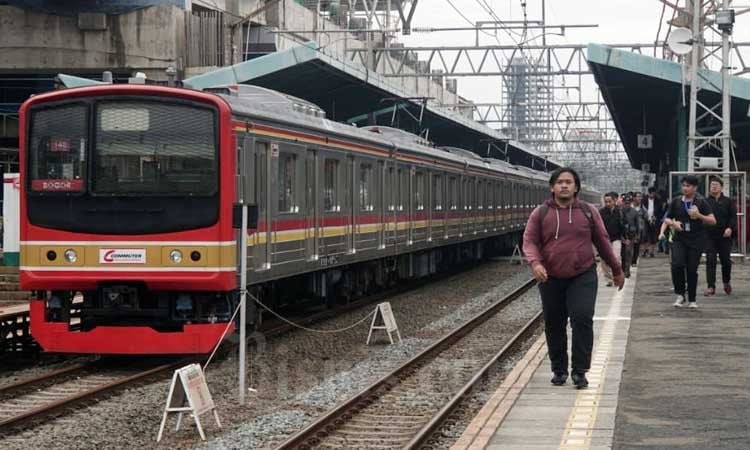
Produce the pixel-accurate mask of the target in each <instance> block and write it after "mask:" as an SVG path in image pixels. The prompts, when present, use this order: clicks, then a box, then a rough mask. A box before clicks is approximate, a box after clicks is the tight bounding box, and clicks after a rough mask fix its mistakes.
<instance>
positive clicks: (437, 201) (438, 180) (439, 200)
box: [432, 175, 443, 211]
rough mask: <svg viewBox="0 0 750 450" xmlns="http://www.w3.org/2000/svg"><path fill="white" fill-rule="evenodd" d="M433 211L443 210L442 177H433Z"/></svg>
mask: <svg viewBox="0 0 750 450" xmlns="http://www.w3.org/2000/svg"><path fill="white" fill-rule="evenodd" d="M432 209H434V210H435V211H441V210H442V209H443V177H442V176H440V175H433V176H432Z"/></svg>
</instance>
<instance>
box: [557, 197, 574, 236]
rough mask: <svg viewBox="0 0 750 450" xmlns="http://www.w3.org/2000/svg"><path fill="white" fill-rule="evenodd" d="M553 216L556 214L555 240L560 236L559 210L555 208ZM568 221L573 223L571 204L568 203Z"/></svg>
mask: <svg viewBox="0 0 750 450" xmlns="http://www.w3.org/2000/svg"><path fill="white" fill-rule="evenodd" d="M555 216H557V228H555V240H557V238H559V237H560V210H559V209H558V208H555ZM568 223H573V204H572V203H571V204H570V205H568Z"/></svg>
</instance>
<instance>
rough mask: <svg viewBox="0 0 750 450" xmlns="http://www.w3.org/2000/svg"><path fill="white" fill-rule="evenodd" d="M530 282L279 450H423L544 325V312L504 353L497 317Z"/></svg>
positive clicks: (525, 289) (530, 284) (510, 341)
mask: <svg viewBox="0 0 750 450" xmlns="http://www.w3.org/2000/svg"><path fill="white" fill-rule="evenodd" d="M534 285H535V282H534V280H533V279H532V280H529V281H527V282H526V283H524V284H523V285H522V286H521V287H519V288H518V289H516V290H515V291H514V292H512V293H510V294H509V295H507V296H506V297H504V298H503V299H501V300H499V301H497V302H495V303H494V304H492V305H491V306H489V307H488V308H486V309H485V310H484V311H482V312H481V313H479V314H477V315H476V316H475V317H474V318H472V319H471V320H469V321H468V322H466V323H465V324H464V325H462V326H460V327H458V328H457V329H455V330H453V331H452V332H451V333H449V334H448V335H446V336H445V337H443V338H442V339H440V340H439V341H438V342H436V343H435V344H433V345H432V346H430V347H429V348H427V349H425V350H424V351H423V352H421V353H420V354H418V355H416V356H415V357H414V358H412V359H411V360H409V361H407V362H406V363H404V364H403V365H402V366H400V367H399V368H397V369H396V370H394V371H393V372H392V373H390V374H388V375H386V376H384V377H382V378H381V379H380V380H378V381H376V382H375V383H373V384H372V385H370V386H368V387H367V388H365V389H364V390H362V391H361V392H359V393H358V394H356V395H354V396H353V397H351V398H349V399H348V400H347V401H345V402H343V403H341V404H340V405H338V406H337V407H335V408H333V409H332V410H330V411H329V412H327V413H326V414H325V415H324V416H323V417H321V418H319V419H318V420H316V421H315V422H314V423H312V424H310V425H309V426H307V427H306V428H305V429H303V430H302V431H300V432H299V433H297V434H296V435H294V436H292V437H291V438H289V439H288V440H287V441H286V442H284V443H283V444H281V445H280V446H279V447H278V449H279V450H281V449H283V450H286V449H313V448H316V449H317V448H321V449H328V448H331V449H334V448H378V449H383V448H421V447H428V448H429V447H430V443H429V441H430V436H431V435H432V434H433V433H434V432H435V431H436V430H437V429H438V428H439V427H440V425H441V424H442V423H443V421H444V420H445V419H446V418H447V417H448V416H449V415H450V413H451V412H452V411H453V410H454V408H455V407H456V406H457V405H459V404H460V403H461V401H462V400H463V399H464V398H465V396H466V395H467V394H468V393H470V392H471V390H472V388H473V387H474V386H475V385H476V384H477V383H478V382H479V381H481V379H482V377H483V375H484V374H485V373H487V371H488V370H490V369H491V368H492V367H493V365H494V364H495V363H497V362H498V361H499V360H501V359H503V358H505V357H506V356H507V355H509V354H510V353H511V352H512V351H513V350H514V349H515V348H516V347H517V346H518V345H519V344H520V343H521V342H522V341H523V340H524V339H525V338H526V337H527V336H529V335H530V334H531V333H533V331H534V330H535V329H536V326H537V325H538V324H539V323H540V322H541V311H539V312H537V313H536V314H534V316H533V317H532V318H531V319H530V320H529V321H528V322H526V323H525V324H524V325H523V326H522V327H521V329H520V330H519V331H518V332H517V333H516V334H515V335H514V336H513V337H511V338H510V339H509V340H508V341H507V342H506V343H505V345H503V347H502V348H501V349H500V350H499V351H498V350H497V349H498V346H500V345H502V343H501V342H498V339H497V337H498V334H499V333H500V331H501V329H502V319H501V315H499V314H498V312H500V311H501V310H502V309H503V308H505V307H506V306H508V305H509V304H510V303H511V302H513V301H514V300H516V299H517V298H519V297H521V295H523V294H524V293H526V292H527V291H528V290H529V289H530V288H531V287H532V286H534Z"/></svg>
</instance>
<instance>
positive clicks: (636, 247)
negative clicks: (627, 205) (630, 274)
mask: <svg viewBox="0 0 750 450" xmlns="http://www.w3.org/2000/svg"><path fill="white" fill-rule="evenodd" d="M642 198H643V194H641V193H640V192H636V193H635V194H633V206H632V207H633V209H634V210H635V212H636V213H637V215H638V232H637V234H636V236H635V238H634V239H633V266H634V267H635V266H637V265H638V256H639V255H640V254H641V242H644V241H645V238H644V237H645V235H646V224H647V223H648V215H647V213H646V210H645V209H644V208H643V205H642V203H641V199H642Z"/></svg>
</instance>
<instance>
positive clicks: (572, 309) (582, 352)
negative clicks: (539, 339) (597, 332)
mask: <svg viewBox="0 0 750 450" xmlns="http://www.w3.org/2000/svg"><path fill="white" fill-rule="evenodd" d="M597 281H598V280H597V278H596V265H594V266H592V267H591V268H590V269H589V270H587V271H586V272H584V273H582V274H580V275H578V276H576V277H573V278H565V279H559V278H550V279H548V280H547V282H545V283H541V284H539V292H540V294H541V296H542V309H543V314H544V334H545V336H546V338H547V349H548V350H549V359H550V362H551V363H552V371H553V372H555V373H568V331H567V328H568V318H570V326H571V328H572V329H573V346H572V347H573V348H572V350H573V358H572V359H573V371H574V372H575V371H579V372H586V371H587V370H589V367H590V366H591V352H592V349H593V347H594V305H595V303H596V292H597V287H598V286H597Z"/></svg>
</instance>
